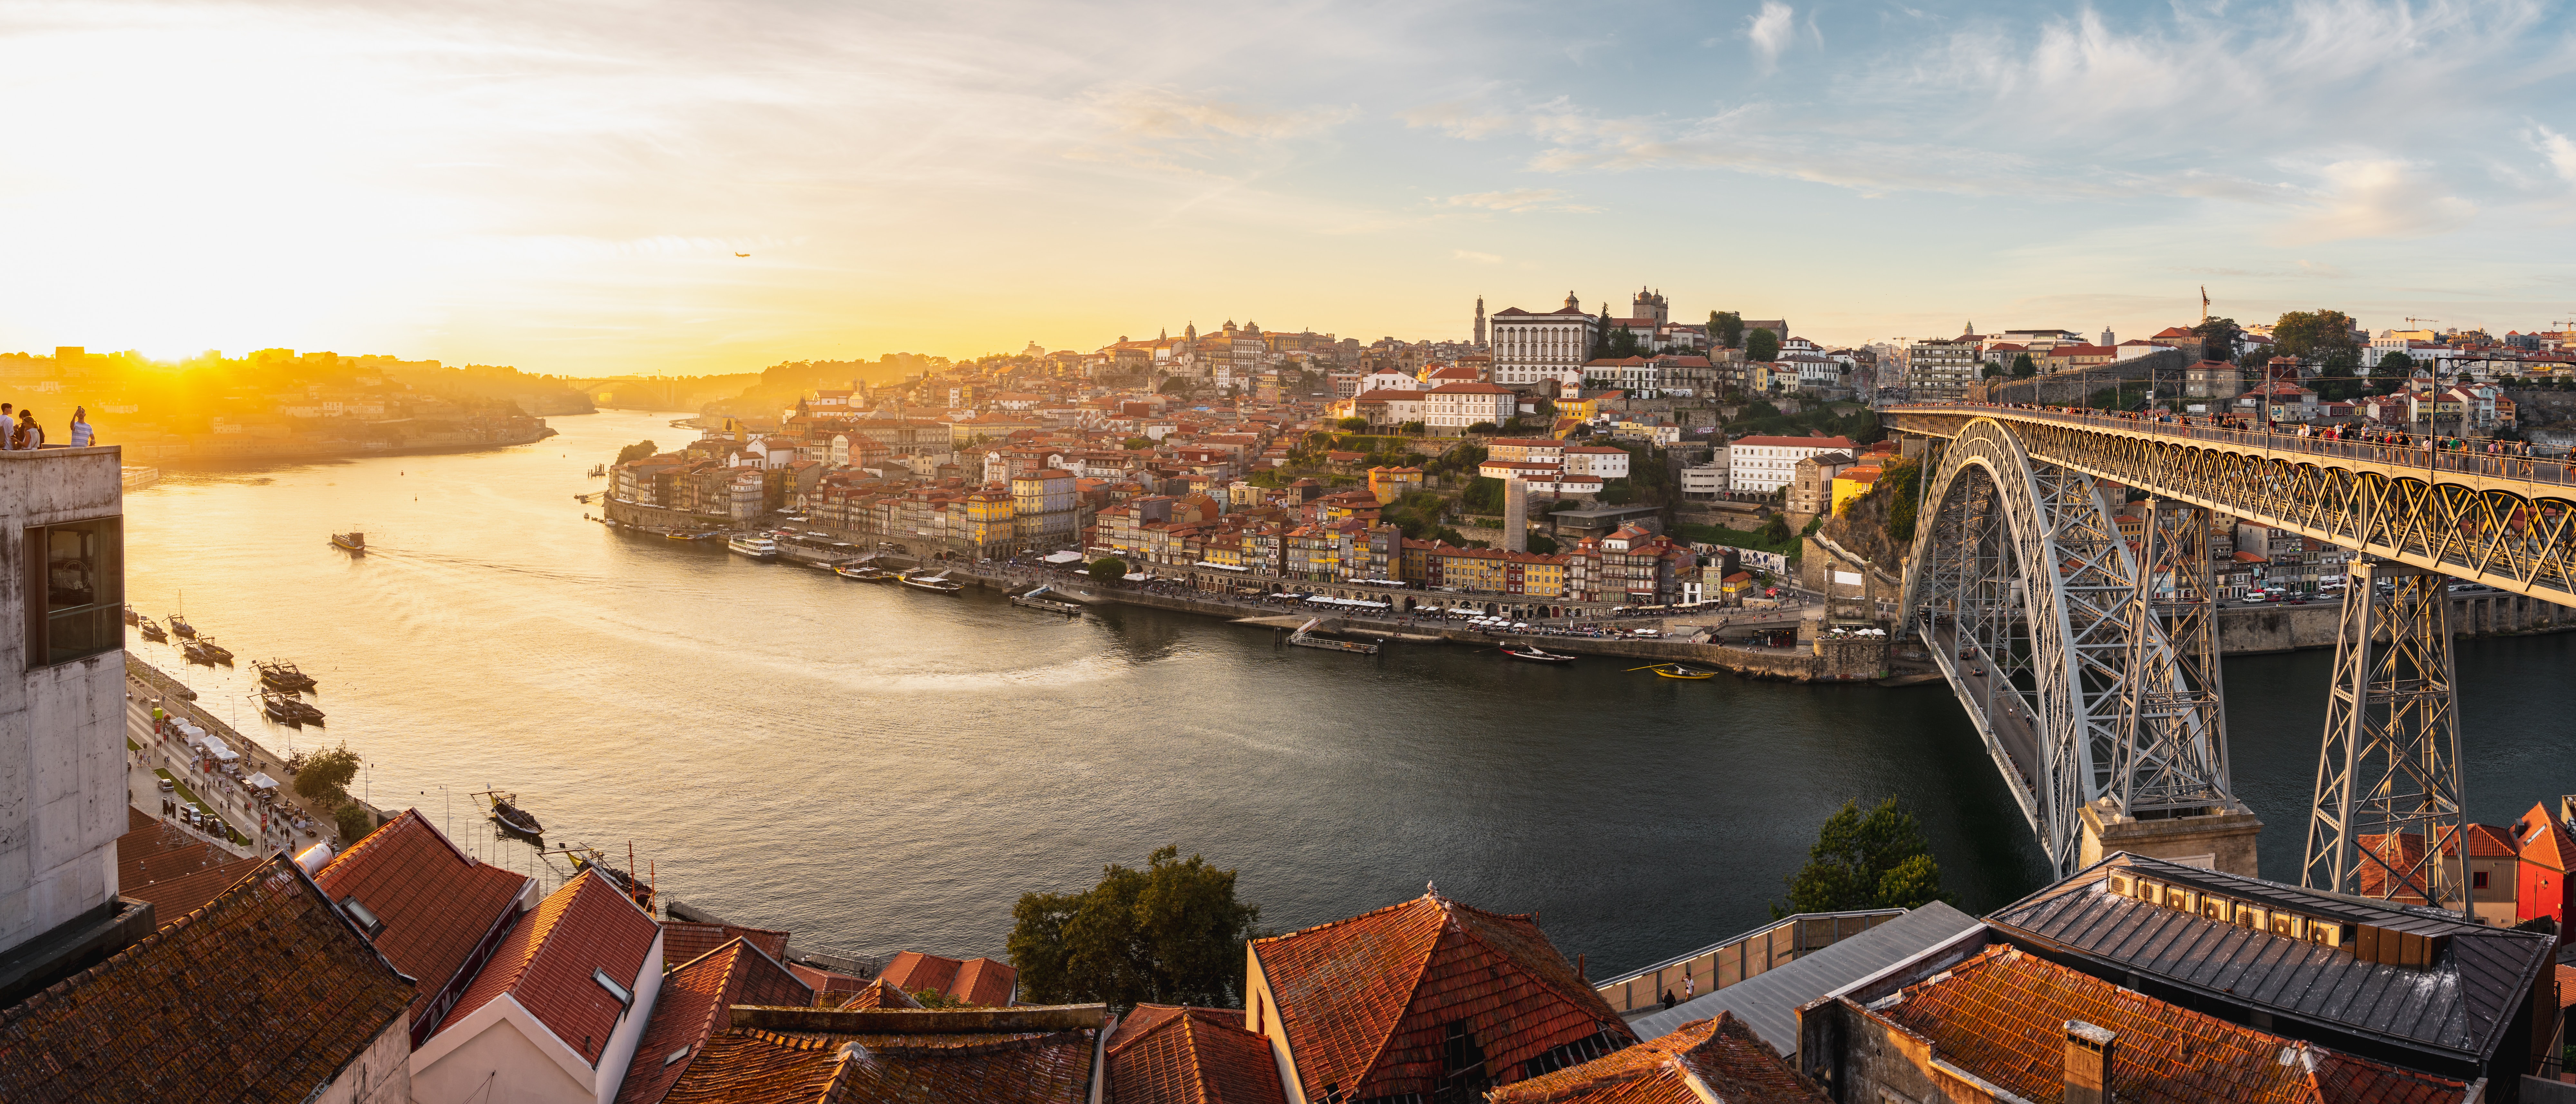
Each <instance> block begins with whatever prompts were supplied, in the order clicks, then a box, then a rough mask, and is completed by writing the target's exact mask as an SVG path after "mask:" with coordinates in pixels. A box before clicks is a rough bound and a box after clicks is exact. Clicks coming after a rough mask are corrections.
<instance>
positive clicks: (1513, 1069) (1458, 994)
mask: <svg viewBox="0 0 2576 1104" xmlns="http://www.w3.org/2000/svg"><path fill="white" fill-rule="evenodd" d="M1252 951H1253V954H1254V955H1255V956H1256V958H1257V960H1258V962H1259V964H1260V967H1261V971H1262V975H1263V977H1264V978H1266V979H1267V980H1268V982H1269V986H1270V992H1271V995H1272V997H1273V998H1274V999H1275V1000H1276V1001H1277V1003H1278V1010H1277V1012H1278V1016H1279V1023H1280V1026H1281V1028H1282V1029H1284V1030H1285V1032H1286V1033H1287V1036H1288V1044H1289V1049H1290V1052H1291V1054H1292V1055H1293V1056H1294V1057H1295V1060H1296V1066H1297V1071H1298V1076H1299V1077H1301V1078H1303V1079H1304V1081H1305V1085H1304V1089H1305V1094H1306V1096H1308V1097H1309V1098H1314V1097H1320V1096H1323V1095H1324V1094H1325V1092H1326V1089H1325V1086H1326V1085H1328V1084H1329V1085H1333V1086H1335V1087H1336V1089H1337V1090H1338V1091H1339V1093H1340V1094H1341V1095H1342V1096H1343V1097H1346V1098H1359V1099H1365V1098H1369V1097H1378V1096H1394V1095H1400V1094H1403V1093H1408V1092H1418V1093H1422V1094H1424V1095H1425V1096H1428V1095H1429V1094H1430V1093H1431V1092H1432V1091H1433V1090H1434V1088H1435V1087H1436V1086H1437V1085H1438V1084H1439V1082H1440V1081H1441V1079H1442V1075H1443V1074H1444V1073H1445V1072H1446V1068H1447V1058H1446V1054H1447V1052H1448V1049H1449V1047H1450V1042H1449V1032H1450V1029H1451V1025H1453V1024H1464V1025H1465V1028H1466V1030H1467V1032H1468V1034H1469V1035H1471V1036H1472V1037H1473V1039H1474V1041H1475V1044H1476V1046H1477V1047H1478V1048H1480V1049H1481V1050H1482V1051H1483V1052H1484V1056H1485V1067H1486V1069H1487V1070H1488V1071H1489V1072H1488V1076H1489V1077H1490V1079H1491V1080H1492V1081H1493V1082H1495V1083H1509V1082H1512V1081H1516V1080H1519V1079H1520V1078H1521V1077H1523V1076H1525V1071H1524V1070H1523V1064H1524V1063H1526V1062H1529V1061H1530V1060H1532V1059H1535V1058H1539V1057H1541V1056H1542V1055H1546V1054H1548V1052H1550V1051H1552V1050H1555V1049H1556V1048H1558V1047H1562V1046H1566V1045H1568V1044H1574V1043H1581V1042H1584V1041H1586V1040H1590V1039H1593V1038H1594V1037H1595V1036H1604V1035H1606V1036H1607V1037H1608V1039H1609V1040H1610V1041H1609V1042H1608V1044H1607V1045H1609V1046H1618V1045H1624V1044H1626V1043H1630V1042H1634V1041H1635V1039H1634V1037H1633V1036H1631V1035H1630V1034H1629V1032H1628V1029H1627V1027H1626V1025H1624V1024H1622V1023H1621V1022H1620V1020H1619V1014H1618V1013H1616V1012H1614V1011H1612V1010H1611V1009H1610V1006H1609V1004H1607V1003H1606V1002H1604V1001H1603V1000H1602V999H1601V997H1600V995H1599V994H1597V993H1595V992H1593V991H1592V987H1591V986H1589V985H1586V984H1584V982H1583V979H1582V978H1580V977H1577V976H1576V975H1575V973H1574V969H1573V966H1572V965H1571V964H1570V963H1568V962H1566V960H1565V957H1564V956H1563V955H1561V954H1558V953H1557V950H1556V947H1555V946H1554V945H1553V944H1550V943H1549V942H1548V941H1547V936H1546V935H1544V934H1542V933H1540V931H1539V929H1538V924H1537V923H1536V922H1535V921H1533V920H1532V919H1531V918H1529V917H1527V916H1507V915H1503V914H1500V913H1491V912H1485V911H1483V910H1481V909H1475V908H1470V907H1468V906H1465V905H1461V904H1458V903H1456V902H1454V901H1450V900H1449V899H1447V898H1444V897H1441V896H1440V895H1439V894H1438V893H1436V892H1435V893H1426V894H1424V895H1423V896H1421V897H1418V898H1415V899H1413V900H1411V901H1407V902H1405V903H1403V904H1400V905H1390V906H1388V907H1386V908H1382V909H1379V910H1377V911H1375V912H1369V913H1363V914H1361V915H1359V916H1354V917H1352V918H1350V919H1348V920H1342V921H1337V922H1335V923H1331V924H1325V925H1322V926H1319V927H1313V928H1308V929H1306V930H1304V931H1300V932H1292V933H1290V934H1287V935H1282V936H1274V937H1272V938H1269V939H1260V940H1255V941H1253V943H1252Z"/></svg>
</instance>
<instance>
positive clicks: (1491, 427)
mask: <svg viewBox="0 0 2576 1104" xmlns="http://www.w3.org/2000/svg"><path fill="white" fill-rule="evenodd" d="M1502 428H1503V427H1501V426H1498V425H1495V424H1494V423H1492V422H1478V423H1476V424H1474V425H1471V426H1468V427H1467V432H1469V433H1478V434H1493V433H1499V432H1501V431H1502Z"/></svg>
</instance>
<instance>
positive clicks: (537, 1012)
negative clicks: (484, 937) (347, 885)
mask: <svg viewBox="0 0 2576 1104" xmlns="http://www.w3.org/2000/svg"><path fill="white" fill-rule="evenodd" d="M360 899H361V900H364V898H360ZM660 933H661V929H660V928H658V927H656V926H654V923H653V918H652V917H649V916H646V915H644V911H643V910H642V909H639V908H636V907H635V902H633V901H631V900H628V899H627V897H626V894H625V893H624V892H623V891H621V890H619V889H618V888H617V886H616V884H615V883H612V882H609V881H608V880H606V879H604V878H602V877H600V876H599V874H598V873H597V872H595V871H589V870H585V871H582V872H581V873H579V874H576V875H573V879H572V880H571V881H569V882H565V883H564V885H563V888H562V889H558V890H556V891H554V893H552V894H551V895H549V896H547V897H546V899H545V900H543V901H540V902H538V903H537V907H536V911H534V912H531V913H529V914H528V915H527V917H526V918H524V919H522V920H520V922H519V924H518V926H517V927H514V928H512V929H510V934H509V935H507V936H505V937H503V938H502V940H501V948H500V949H499V950H497V951H494V952H493V953H492V961H491V962H490V963H488V964H486V965H485V966H484V967H483V972H482V973H480V974H477V975H475V978H474V984H472V985H470V986H468V987H467V988H466V990H465V995H464V997H463V998H461V999H459V1000H458V1001H457V1002H456V1009H455V1011H453V1012H450V1013H448V1015H447V1019H446V1020H445V1021H444V1022H443V1023H442V1025H441V1029H442V1030H444V1028H445V1026H446V1025H450V1024H455V1023H458V1022H461V1021H462V1020H464V1019H465V1017H466V1016H467V1015H469V1014H471V1013H472V1012H473V1011H474V1010H475V1009H477V1008H481V1007H482V1006H484V1005H486V1004H489V1003H491V1002H492V1001H494V1000H496V999H498V998H499V997H501V996H502V995H503V994H508V995H509V996H510V998H511V999H513V1000H516V1001H518V1002H519V1005H520V1007H523V1008H525V1009H527V1010H528V1013H529V1014H530V1015H533V1016H535V1017H536V1018H537V1020H538V1021H539V1022H541V1023H543V1024H545V1025H546V1028H547V1029H548V1030H550V1031H553V1032H554V1033H555V1037H556V1038H558V1039H561V1040H563V1041H564V1045H566V1046H569V1047H571V1048H573V1050H574V1052H575V1053H578V1054H579V1055H581V1057H582V1058H583V1059H584V1060H585V1061H588V1062H591V1063H593V1064H597V1063H598V1061H599V1054H600V1049H601V1048H603V1047H605V1046H607V1045H608V1036H609V1033H610V1032H611V1031H613V1030H615V1029H616V1027H617V1020H618V1017H619V1016H620V1015H621V1014H623V1013H624V1011H625V1009H624V1007H623V1006H621V1005H620V1004H619V1003H618V1002H617V999H616V998H615V997H612V996H610V995H609V994H608V990H606V989H603V988H600V985H599V983H598V982H597V981H594V980H592V979H591V976H590V975H591V971H593V970H594V969H595V970H598V971H600V972H603V973H606V974H607V975H608V976H609V977H610V978H611V979H613V980H615V981H616V982H617V983H618V984H619V985H626V986H631V985H633V984H634V981H635V977H636V975H637V974H639V973H641V972H642V971H643V969H644V959H645V956H646V955H649V954H651V953H652V952H653V939H654V937H655V936H656V935H659V934H660Z"/></svg>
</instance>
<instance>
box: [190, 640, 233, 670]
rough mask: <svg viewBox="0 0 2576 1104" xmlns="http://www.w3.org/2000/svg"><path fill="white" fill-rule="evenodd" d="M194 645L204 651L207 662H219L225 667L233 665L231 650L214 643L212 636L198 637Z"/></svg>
mask: <svg viewBox="0 0 2576 1104" xmlns="http://www.w3.org/2000/svg"><path fill="white" fill-rule="evenodd" d="M196 647H197V648H199V649H200V650H202V651H204V652H205V653H206V656H207V658H208V661H209V662H213V663H220V664H223V665H224V666H226V667H230V666H232V665H233V650H232V649H230V648H227V647H224V646H223V645H221V644H217V643H215V638H214V637H211V636H200V637H198V638H197V643H196Z"/></svg>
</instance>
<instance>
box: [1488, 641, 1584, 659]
mask: <svg viewBox="0 0 2576 1104" xmlns="http://www.w3.org/2000/svg"><path fill="white" fill-rule="evenodd" d="M1503 654H1504V655H1507V656H1510V657H1512V658H1513V659H1525V660H1528V661H1530V662H1532V663H1572V662H1574V657H1573V656H1570V655H1558V654H1556V653H1555V652H1547V651H1540V650H1539V646H1538V645H1536V644H1505V645H1503Z"/></svg>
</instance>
